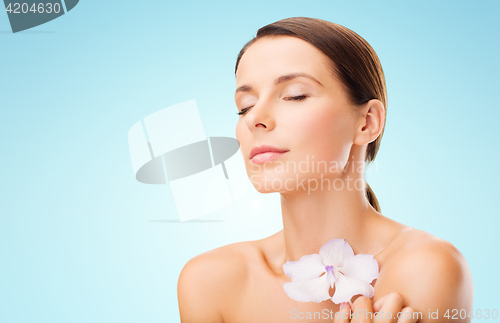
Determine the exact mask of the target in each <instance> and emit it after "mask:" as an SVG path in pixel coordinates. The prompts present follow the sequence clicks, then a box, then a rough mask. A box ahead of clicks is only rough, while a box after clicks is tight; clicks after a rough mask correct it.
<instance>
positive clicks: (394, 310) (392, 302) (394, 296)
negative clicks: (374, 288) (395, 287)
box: [373, 292, 404, 322]
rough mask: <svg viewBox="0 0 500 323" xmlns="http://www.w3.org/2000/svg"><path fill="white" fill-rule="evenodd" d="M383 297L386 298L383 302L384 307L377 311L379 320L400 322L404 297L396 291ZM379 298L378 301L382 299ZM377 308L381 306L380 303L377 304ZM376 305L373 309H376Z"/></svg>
mask: <svg viewBox="0 0 500 323" xmlns="http://www.w3.org/2000/svg"><path fill="white" fill-rule="evenodd" d="M383 298H385V299H384V300H383V301H382V302H380V303H383V304H382V307H381V308H380V310H379V311H377V312H378V313H377V320H378V321H379V322H398V316H397V315H398V313H399V312H400V311H401V309H402V308H403V303H404V297H403V296H402V295H401V294H399V293H396V292H393V293H390V294H387V295H385V296H384V297H383ZM381 300H382V298H381V299H379V300H378V301H377V302H375V303H378V302H379V301H381ZM375 305H376V307H377V308H379V307H380V304H375ZM375 305H374V306H373V309H374V310H375Z"/></svg>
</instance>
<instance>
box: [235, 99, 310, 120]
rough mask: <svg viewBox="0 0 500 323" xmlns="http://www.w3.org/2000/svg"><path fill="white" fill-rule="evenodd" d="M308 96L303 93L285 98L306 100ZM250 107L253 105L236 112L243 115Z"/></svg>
mask: <svg viewBox="0 0 500 323" xmlns="http://www.w3.org/2000/svg"><path fill="white" fill-rule="evenodd" d="M307 97H308V95H305V94H303V95H297V96H291V97H288V98H285V99H288V100H287V101H302V100H304V99H305V98H307ZM250 108H251V107H248V108H244V109H242V110H241V112H236V114H237V115H243V114H245V113H246V112H247V111H248V109H250Z"/></svg>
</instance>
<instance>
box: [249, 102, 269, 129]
mask: <svg viewBox="0 0 500 323" xmlns="http://www.w3.org/2000/svg"><path fill="white" fill-rule="evenodd" d="M245 122H246V124H247V127H248V129H249V130H250V132H254V131H264V130H265V131H271V130H272V129H274V127H275V125H276V120H275V118H274V116H273V111H272V106H271V104H270V103H265V102H261V103H259V102H258V103H256V104H255V105H254V106H253V107H252V108H251V109H250V110H249V111H248V112H247V114H246V116H245Z"/></svg>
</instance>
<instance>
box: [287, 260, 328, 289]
mask: <svg viewBox="0 0 500 323" xmlns="http://www.w3.org/2000/svg"><path fill="white" fill-rule="evenodd" d="M283 271H284V272H285V274H286V275H287V276H288V277H290V278H291V279H292V281H293V282H295V281H302V280H309V279H313V278H318V277H319V276H320V275H321V274H322V273H324V272H326V270H325V266H324V265H323V262H322V261H321V257H320V256H319V255H318V254H316V253H314V254H311V255H305V256H302V257H301V258H300V259H299V260H297V261H290V260H289V261H287V262H285V263H284V264H283Z"/></svg>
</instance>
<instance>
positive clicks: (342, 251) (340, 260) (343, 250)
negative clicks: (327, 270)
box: [319, 239, 354, 267]
mask: <svg viewBox="0 0 500 323" xmlns="http://www.w3.org/2000/svg"><path fill="white" fill-rule="evenodd" d="M319 255H320V256H321V258H322V259H323V264H324V265H325V266H328V265H332V266H335V267H337V266H342V265H343V264H344V262H345V261H346V260H347V259H348V258H350V257H352V256H354V252H353V251H352V248H351V246H350V245H349V244H348V243H347V241H345V240H344V239H333V240H330V241H328V242H326V243H325V244H324V245H323V246H322V247H321V249H319Z"/></svg>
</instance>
